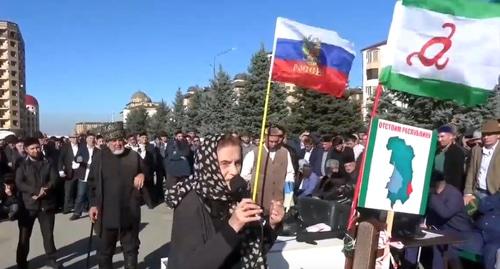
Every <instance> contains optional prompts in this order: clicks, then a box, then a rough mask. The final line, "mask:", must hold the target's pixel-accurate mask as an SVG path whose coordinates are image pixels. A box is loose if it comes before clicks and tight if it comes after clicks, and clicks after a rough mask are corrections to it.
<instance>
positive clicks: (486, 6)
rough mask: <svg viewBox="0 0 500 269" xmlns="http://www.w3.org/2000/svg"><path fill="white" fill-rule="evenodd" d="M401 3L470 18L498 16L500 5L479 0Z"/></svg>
mask: <svg viewBox="0 0 500 269" xmlns="http://www.w3.org/2000/svg"><path fill="white" fill-rule="evenodd" d="M403 5H405V6H413V7H417V8H424V9H428V10H432V11H435V12H439V13H444V14H449V15H453V16H459V17H466V18H471V19H487V18H495V17H500V5H499V4H495V3H488V2H485V1H480V0H403Z"/></svg>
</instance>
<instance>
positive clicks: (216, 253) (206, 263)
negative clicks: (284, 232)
mask: <svg viewBox="0 0 500 269" xmlns="http://www.w3.org/2000/svg"><path fill="white" fill-rule="evenodd" d="M216 227H217V228H216ZM264 237H265V238H269V239H268V240H267V241H266V240H265V244H264V253H267V251H269V249H270V247H271V246H272V244H273V243H274V241H275V240H276V237H277V234H276V233H274V232H273V230H272V229H271V228H270V227H269V226H266V227H265V228H264ZM240 244H241V238H240V235H239V234H237V233H236V232H235V231H234V230H233V229H232V228H231V226H229V224H228V223H227V221H224V222H222V221H219V222H216V221H214V220H213V219H212V217H211V216H210V213H209V212H208V210H207V209H206V207H205V205H204V204H203V203H202V201H201V199H200V198H199V196H198V195H197V194H196V193H195V192H194V191H191V192H190V193H188V194H187V195H186V196H185V197H184V199H183V200H182V201H181V202H180V204H179V205H178V206H177V208H176V209H175V211H174V222H173V225H172V239H171V248H170V252H169V257H168V266H167V267H168V268H169V269H178V268H182V269H195V268H200V269H212V268H213V269H215V268H241V264H240V259H241V256H240V251H239V250H240Z"/></svg>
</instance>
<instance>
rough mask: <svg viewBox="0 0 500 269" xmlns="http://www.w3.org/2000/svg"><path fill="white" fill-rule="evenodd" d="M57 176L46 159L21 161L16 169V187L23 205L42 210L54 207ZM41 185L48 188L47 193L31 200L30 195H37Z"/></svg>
mask: <svg viewBox="0 0 500 269" xmlns="http://www.w3.org/2000/svg"><path fill="white" fill-rule="evenodd" d="M57 177H58V175H57V171H56V169H55V167H54V166H53V165H52V164H51V163H50V162H49V161H48V160H47V159H43V160H40V161H32V160H30V159H26V160H25V161H23V162H22V163H21V164H20V165H19V168H18V169H17V171H16V187H17V189H18V190H19V192H20V193H21V199H22V201H23V203H24V207H25V208H26V209H28V210H42V211H47V210H54V209H56V193H55V190H56V183H57ZM42 187H46V188H48V190H47V195H46V196H44V197H42V198H40V199H38V200H33V198H31V197H32V196H34V195H38V193H40V189H41V188H42Z"/></svg>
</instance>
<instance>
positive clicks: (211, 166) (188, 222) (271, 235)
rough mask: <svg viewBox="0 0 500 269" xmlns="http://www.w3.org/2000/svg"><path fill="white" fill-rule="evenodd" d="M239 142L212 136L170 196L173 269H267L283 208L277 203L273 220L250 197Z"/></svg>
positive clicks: (169, 263)
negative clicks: (191, 171) (242, 170)
mask: <svg viewBox="0 0 500 269" xmlns="http://www.w3.org/2000/svg"><path fill="white" fill-rule="evenodd" d="M241 159H242V158H241V146H240V140H239V139H238V138H235V137H233V136H230V135H225V136H223V135H219V136H208V137H206V138H205V140H204V141H203V144H202V145H201V146H200V148H199V149H198V151H197V152H196V153H195V162H194V174H193V175H192V176H190V177H189V178H188V179H186V180H185V181H182V182H179V183H177V184H176V185H175V186H173V187H172V188H171V189H168V190H167V192H166V203H167V205H168V206H169V207H171V208H175V211H174V221H173V226H172V237H171V248H170V252H169V258H168V268H169V269H177V268H182V269H190V268H203V269H210V268H259V269H260V268H266V267H267V266H266V259H265V256H266V253H267V252H268V251H269V249H270V248H271V246H272V244H273V243H274V241H275V240H276V237H277V234H278V229H279V228H280V225H281V222H282V219H283V216H284V208H283V205H282V204H281V203H280V202H275V201H273V202H272V204H271V210H270V216H269V217H267V218H264V217H261V215H260V214H261V213H262V209H261V208H260V207H259V206H258V205H256V204H255V203H254V202H253V201H252V200H251V199H248V198H246V197H249V196H250V195H249V186H248V183H247V182H246V181H245V180H244V179H243V178H241V177H240V176H239V173H240V169H241V162H242V160H241Z"/></svg>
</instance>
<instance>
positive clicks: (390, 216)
mask: <svg viewBox="0 0 500 269" xmlns="http://www.w3.org/2000/svg"><path fill="white" fill-rule="evenodd" d="M385 223H386V224H387V235H388V236H389V238H390V237H391V236H392V224H393V223H394V211H392V210H390V211H387V218H386V220H385Z"/></svg>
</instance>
